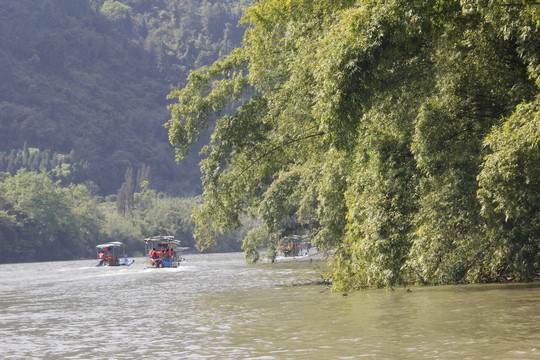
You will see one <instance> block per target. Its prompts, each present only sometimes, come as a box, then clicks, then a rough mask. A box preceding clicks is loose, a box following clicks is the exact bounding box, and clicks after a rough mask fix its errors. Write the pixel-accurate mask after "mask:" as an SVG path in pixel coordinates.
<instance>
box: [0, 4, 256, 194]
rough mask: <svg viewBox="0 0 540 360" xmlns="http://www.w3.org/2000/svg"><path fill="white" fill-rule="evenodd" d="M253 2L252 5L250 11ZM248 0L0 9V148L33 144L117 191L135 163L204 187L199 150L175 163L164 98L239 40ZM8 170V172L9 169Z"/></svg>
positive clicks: (185, 189)
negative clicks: (79, 163) (78, 164)
mask: <svg viewBox="0 0 540 360" xmlns="http://www.w3.org/2000/svg"><path fill="white" fill-rule="evenodd" d="M244 3H245V4H244ZM246 4H247V2H240V1H212V2H209V1H195V0H186V1H172V0H162V1H150V0H148V1H144V0H124V1H110V0H107V1H96V0H63V1H60V0H55V1H48V0H39V1H36V0H18V1H6V2H1V3H0V152H6V153H8V152H10V151H12V150H14V149H22V148H23V145H24V143H25V142H26V143H27V146H28V147H33V148H39V149H42V150H51V151H54V152H58V153H66V154H67V153H71V152H72V151H73V153H72V154H74V156H75V157H77V158H78V159H80V160H84V161H88V162H89V164H90V165H89V166H90V167H89V171H87V172H86V173H85V174H81V176H80V177H79V178H77V177H74V178H75V179H77V180H78V181H79V182H85V181H92V182H94V183H95V184H96V185H97V186H98V188H99V192H100V193H101V194H103V195H106V194H113V193H116V192H117V191H118V189H119V188H120V185H121V183H122V182H123V180H124V174H125V171H126V169H127V168H128V167H133V168H134V169H138V168H141V167H142V165H143V164H147V165H149V166H150V168H151V170H150V178H151V183H152V186H153V187H155V188H156V189H158V190H160V191H166V192H168V193H170V194H174V195H182V196H187V195H194V194H197V193H199V192H200V190H201V186H200V179H199V178H200V174H199V170H198V159H197V154H196V152H194V153H193V154H192V156H191V157H190V158H189V159H188V160H187V161H186V162H184V163H182V164H180V165H177V164H175V163H174V160H173V158H174V154H173V150H172V147H171V146H170V145H169V143H168V139H167V131H166V129H164V128H163V124H164V123H165V122H166V121H167V119H168V117H169V113H168V110H167V100H166V96H167V94H168V93H169V91H170V90H171V89H172V88H174V87H179V86H182V84H183V82H184V81H185V79H186V77H187V74H188V72H189V71H190V70H191V69H194V68H197V67H200V66H202V65H204V64H210V63H212V62H213V61H214V60H215V59H217V58H218V56H219V53H220V52H222V53H226V52H228V51H230V50H231V49H232V48H233V47H234V46H236V45H237V44H239V43H240V39H241V35H242V30H241V29H239V28H237V27H236V23H237V22H238V20H239V19H240V16H241V9H242V8H243V6H246ZM1 170H2V169H0V171H1Z"/></svg>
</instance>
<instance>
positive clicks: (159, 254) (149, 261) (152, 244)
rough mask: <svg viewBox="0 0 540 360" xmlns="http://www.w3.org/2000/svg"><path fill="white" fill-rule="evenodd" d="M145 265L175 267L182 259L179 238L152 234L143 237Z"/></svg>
mask: <svg viewBox="0 0 540 360" xmlns="http://www.w3.org/2000/svg"><path fill="white" fill-rule="evenodd" d="M144 244H145V246H144V247H145V254H146V267H154V268H177V267H179V266H180V263H181V262H182V261H184V259H183V258H182V257H181V254H180V251H181V250H182V249H183V248H181V247H180V240H175V239H174V236H168V235H167V236H165V235H162V236H153V237H149V238H146V239H144Z"/></svg>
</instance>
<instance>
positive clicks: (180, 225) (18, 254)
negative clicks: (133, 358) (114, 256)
mask: <svg viewBox="0 0 540 360" xmlns="http://www.w3.org/2000/svg"><path fill="white" fill-rule="evenodd" d="M52 176H53V175H52V174H51V173H46V172H35V171H27V170H25V169H22V170H19V171H18V172H17V173H16V174H15V175H13V176H12V175H10V174H9V173H0V263H12V262H28V261H51V260H71V259H83V258H92V257H94V256H96V250H95V246H96V245H97V244H100V243H105V242H109V241H122V242H123V243H124V244H126V249H127V251H128V255H129V256H142V255H144V242H143V239H144V238H146V237H149V236H154V235H173V236H174V237H175V238H176V239H178V240H180V241H181V243H182V246H183V247H189V248H191V249H190V251H196V249H195V242H194V239H193V228H194V223H193V221H192V220H191V213H192V211H193V208H194V207H195V204H196V202H197V199H196V198H172V197H167V196H166V195H165V194H163V193H159V192H157V191H156V190H153V189H150V188H149V187H148V182H147V181H144V182H143V183H142V184H141V186H140V188H139V189H137V190H136V192H134V194H133V200H132V202H131V205H130V207H129V208H128V209H127V211H126V210H124V212H122V213H121V212H119V211H118V209H117V201H114V198H112V199H107V201H101V202H100V201H99V199H100V198H99V197H96V196H92V195H91V194H90V192H89V191H88V189H87V188H86V186H84V185H69V186H66V187H63V186H61V185H60V181H57V182H54V181H53V180H52ZM113 197H114V196H113ZM241 237H242V233H230V234H227V236H223V237H222V238H221V239H220V240H221V241H220V243H221V244H220V246H218V247H215V248H213V249H212V250H213V251H239V250H240V243H239V239H241Z"/></svg>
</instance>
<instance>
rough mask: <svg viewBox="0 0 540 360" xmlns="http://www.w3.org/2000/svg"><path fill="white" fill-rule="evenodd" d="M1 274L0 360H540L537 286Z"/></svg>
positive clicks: (170, 273)
mask: <svg viewBox="0 0 540 360" xmlns="http://www.w3.org/2000/svg"><path fill="white" fill-rule="evenodd" d="M143 260H144V259H136V261H135V263H134V264H133V265H132V266H130V267H116V268H114V267H104V268H98V267H95V266H94V265H95V264H96V262H97V261H95V260H88V261H70V262H49V263H33V264H15V265H0V358H1V359H360V358H365V357H367V358H374V359H540V286H539V285H538V284H536V285H535V284H528V285H527V284H517V285H516V284H514V285H480V286H445V287H431V288H422V287H418V288H412V290H413V291H412V292H407V291H405V290H404V289H397V290H396V291H393V292H387V291H385V290H368V291H360V292H355V293H351V294H349V295H348V296H343V295H342V294H335V293H331V292H330V291H329V289H328V288H327V287H325V286H290V285H292V284H298V283H301V282H305V281H306V280H310V279H317V278H319V277H320V276H321V273H322V272H323V270H322V269H321V266H320V265H317V264H310V263H305V264H274V265H255V266H253V265H247V264H246V263H245V261H244V258H243V255H242V254H211V255H192V256H189V255H188V256H186V262H185V263H183V264H182V265H181V267H180V268H178V269H146V268H145V267H144V261H143Z"/></svg>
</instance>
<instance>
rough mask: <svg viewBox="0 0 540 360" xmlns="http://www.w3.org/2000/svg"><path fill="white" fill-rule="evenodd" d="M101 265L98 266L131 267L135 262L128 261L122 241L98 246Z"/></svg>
mask: <svg viewBox="0 0 540 360" xmlns="http://www.w3.org/2000/svg"><path fill="white" fill-rule="evenodd" d="M96 250H97V256H98V260H99V264H97V266H129V265H131V264H133V263H134V262H135V260H128V258H127V255H126V250H125V245H124V244H123V243H122V242H120V241H112V242H108V243H105V244H99V245H96Z"/></svg>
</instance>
